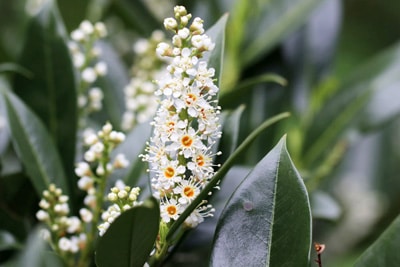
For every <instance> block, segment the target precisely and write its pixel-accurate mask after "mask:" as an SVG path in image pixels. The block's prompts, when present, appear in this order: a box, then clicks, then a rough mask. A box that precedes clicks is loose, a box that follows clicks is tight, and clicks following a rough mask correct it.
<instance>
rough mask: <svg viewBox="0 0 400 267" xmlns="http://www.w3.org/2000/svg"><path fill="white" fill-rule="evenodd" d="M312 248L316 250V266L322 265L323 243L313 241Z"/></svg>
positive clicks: (320, 266)
mask: <svg viewBox="0 0 400 267" xmlns="http://www.w3.org/2000/svg"><path fill="white" fill-rule="evenodd" d="M314 249H315V251H316V252H317V255H318V258H317V259H316V260H315V262H316V263H318V267H322V259H321V254H322V252H324V250H325V245H324V244H320V243H317V242H315V243H314Z"/></svg>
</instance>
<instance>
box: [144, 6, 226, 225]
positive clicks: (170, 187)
mask: <svg viewBox="0 0 400 267" xmlns="http://www.w3.org/2000/svg"><path fill="white" fill-rule="evenodd" d="M174 13H175V18H167V19H165V21H164V26H165V28H166V29H167V30H170V31H172V32H174V33H175V35H174V36H173V38H172V46H171V45H169V44H167V43H164V42H162V43H160V44H159V45H158V46H157V50H156V52H157V54H158V55H159V56H160V57H167V58H170V59H171V60H170V64H169V65H168V67H167V70H168V73H167V75H166V76H165V77H164V78H163V79H161V80H159V81H157V83H158V90H157V91H156V95H158V96H160V97H161V98H162V100H160V105H159V108H158V110H157V112H156V116H155V118H154V121H153V122H152V125H153V126H154V133H153V136H152V137H151V139H150V142H149V144H148V146H147V148H146V152H147V153H146V154H145V155H142V157H143V160H145V161H147V162H149V166H150V169H149V171H150V172H151V175H152V176H153V177H152V180H151V183H152V188H153V190H154V196H155V197H156V198H159V199H160V205H161V208H160V210H161V217H162V221H163V222H164V223H167V224H168V223H169V222H171V221H174V220H176V219H177V218H178V217H179V216H180V214H181V213H182V212H183V211H184V209H185V208H186V207H187V206H188V205H189V204H190V203H191V202H192V200H193V199H195V198H196V197H197V196H198V195H199V192H200V191H201V190H202V189H203V188H204V186H205V185H206V184H207V183H208V181H209V180H210V179H211V177H212V176H213V175H214V168H213V167H214V164H213V158H214V156H215V155H217V154H220V152H217V153H214V152H213V146H214V144H215V143H216V142H217V140H218V139H219V138H220V137H221V131H220V123H219V117H218V114H219V113H220V107H219V106H217V103H216V101H217V100H216V95H217V93H218V90H219V89H218V87H217V86H216V85H215V84H214V80H213V77H214V73H215V70H214V69H213V68H208V66H207V62H206V61H204V60H202V57H203V54H204V52H207V51H210V50H212V49H213V48H214V43H212V41H211V39H210V38H209V37H208V36H207V35H205V34H204V29H203V21H202V20H201V19H200V18H195V19H194V20H193V22H192V23H191V25H190V26H188V23H189V20H190V19H191V14H188V13H187V11H186V9H185V8H184V7H183V6H176V7H175V8H174ZM204 204H205V201H203V203H202V205H200V206H199V207H198V208H197V209H196V210H195V211H194V212H193V213H192V214H191V216H189V217H188V218H187V219H186V221H185V223H186V225H187V226H189V227H195V226H197V225H198V224H199V223H200V222H202V221H203V220H204V217H207V216H212V214H213V208H212V207H211V205H204Z"/></svg>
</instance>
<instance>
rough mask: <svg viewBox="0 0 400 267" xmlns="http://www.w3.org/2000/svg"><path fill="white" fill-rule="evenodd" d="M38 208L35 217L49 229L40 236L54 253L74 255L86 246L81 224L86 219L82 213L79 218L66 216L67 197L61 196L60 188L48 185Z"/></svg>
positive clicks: (67, 211) (68, 211) (67, 212)
mask: <svg viewBox="0 0 400 267" xmlns="http://www.w3.org/2000/svg"><path fill="white" fill-rule="evenodd" d="M39 206H40V208H41V209H40V210H39V211H38V212H37V213H36V217H37V219H38V220H39V221H41V222H44V223H45V224H46V225H47V226H48V228H49V230H44V232H42V234H43V235H44V237H45V238H46V239H47V240H48V241H49V242H50V244H51V245H52V247H53V248H54V249H55V250H56V251H58V252H60V253H61V254H62V255H63V254H64V255H68V254H76V253H78V252H79V251H80V250H82V249H83V248H84V247H85V246H86V234H85V233H84V232H83V222H85V221H86V220H87V219H88V217H87V216H85V215H84V214H82V213H81V218H78V217H76V216H68V215H69V213H70V209H69V205H68V196H66V195H63V194H62V190H61V189H60V188H57V187H56V186H55V185H54V184H50V186H49V188H48V189H47V190H45V191H43V198H42V200H41V201H40V203H39ZM82 215H83V216H82Z"/></svg>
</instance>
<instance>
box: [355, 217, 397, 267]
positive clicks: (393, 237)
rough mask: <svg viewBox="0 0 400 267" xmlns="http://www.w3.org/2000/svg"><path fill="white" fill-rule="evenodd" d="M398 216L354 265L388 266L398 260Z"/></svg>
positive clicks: (358, 266)
mask: <svg viewBox="0 0 400 267" xmlns="http://www.w3.org/2000/svg"><path fill="white" fill-rule="evenodd" d="M399 250H400V216H398V217H397V218H396V219H395V220H394V221H393V223H392V224H391V225H390V226H389V227H388V228H387V229H386V230H385V232H384V233H383V234H382V235H381V236H380V237H379V238H378V240H376V241H375V242H374V243H373V244H372V245H371V246H370V247H369V248H368V249H367V250H366V251H365V252H364V253H363V254H362V255H361V257H360V258H358V260H357V261H356V263H355V264H354V266H355V267H377V266H379V267H389V266H397V265H398V264H399V262H400V253H399Z"/></svg>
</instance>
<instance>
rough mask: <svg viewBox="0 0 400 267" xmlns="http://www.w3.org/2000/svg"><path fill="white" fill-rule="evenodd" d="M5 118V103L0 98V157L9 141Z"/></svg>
mask: <svg viewBox="0 0 400 267" xmlns="http://www.w3.org/2000/svg"><path fill="white" fill-rule="evenodd" d="M0 86H1V84H0ZM6 117H7V113H6V103H5V101H4V98H3V97H1V96H0V155H2V154H3V153H4V152H5V150H6V149H7V146H8V144H9V141H10V133H9V130H8V123H7V119H6Z"/></svg>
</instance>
